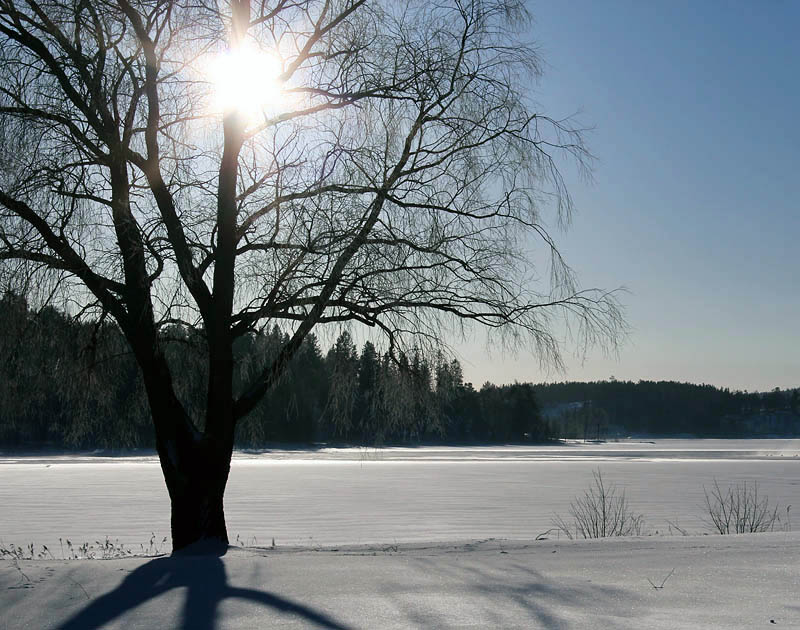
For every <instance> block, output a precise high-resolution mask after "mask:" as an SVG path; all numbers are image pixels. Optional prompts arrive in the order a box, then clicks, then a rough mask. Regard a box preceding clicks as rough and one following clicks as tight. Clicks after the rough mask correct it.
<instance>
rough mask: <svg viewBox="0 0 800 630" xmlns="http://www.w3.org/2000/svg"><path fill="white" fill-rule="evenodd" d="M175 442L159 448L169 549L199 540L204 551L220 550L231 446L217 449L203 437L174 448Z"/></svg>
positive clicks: (225, 543) (224, 536)
mask: <svg viewBox="0 0 800 630" xmlns="http://www.w3.org/2000/svg"><path fill="white" fill-rule="evenodd" d="M176 444H178V442H175V443H173V444H172V445H166V448H164V449H162V448H159V455H160V459H161V469H162V471H163V472H164V480H165V481H166V484H167V490H168V491H169V496H170V503H171V506H170V507H171V531H172V550H173V552H176V551H180V550H182V549H184V548H186V547H189V546H190V545H195V543H202V547H203V550H206V551H212V550H214V549H215V548H219V549H222V550H224V548H226V547H227V546H228V531H227V528H226V526H225V511H224V508H223V497H224V494H225V486H226V484H227V482H228V473H229V472H230V462H231V453H232V449H229V448H225V447H222V448H220V445H219V444H211V443H209V441H208V440H207V439H205V438H202V439H201V440H200V441H199V442H197V443H193V444H192V443H190V444H185V443H184V444H182V445H181V446H178V447H177V448H176V447H175V446H176ZM162 450H163V451H164V454H163V455H162ZM165 460H166V461H165Z"/></svg>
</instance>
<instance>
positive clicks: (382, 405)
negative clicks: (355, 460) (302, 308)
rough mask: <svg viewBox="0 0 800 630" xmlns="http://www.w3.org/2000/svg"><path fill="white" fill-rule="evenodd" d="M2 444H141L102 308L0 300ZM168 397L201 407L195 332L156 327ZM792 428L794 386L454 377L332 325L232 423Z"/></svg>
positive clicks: (298, 437) (506, 430)
mask: <svg viewBox="0 0 800 630" xmlns="http://www.w3.org/2000/svg"><path fill="white" fill-rule="evenodd" d="M0 322H2V327H0V361H2V362H1V363H0V447H2V448H6V449H41V448H51V449H67V450H71V449H76V450H77V449H129V448H152V447H153V446H154V437H153V430H152V426H151V420H150V416H149V413H148V409H147V399H146V396H145V393H144V388H143V384H142V382H141V378H140V375H139V371H138V367H137V365H136V362H135V360H134V358H133V356H132V355H131V354H130V353H129V351H128V348H127V345H126V342H125V340H124V338H123V336H122V334H121V333H120V332H119V330H118V329H117V327H116V326H115V325H114V324H113V323H111V322H110V321H108V320H105V319H103V318H100V319H89V320H83V321H82V320H81V319H80V318H75V317H70V316H67V315H66V314H64V313H63V312H62V311H59V310H58V309H56V308H54V307H52V306H45V307H44V308H40V309H33V308H31V307H30V306H29V305H28V303H27V301H26V299H25V298H24V297H21V296H19V295H16V294H13V293H7V294H5V295H4V296H3V297H2V298H0ZM162 330H163V332H162V336H163V343H164V345H165V347H166V349H167V356H168V360H169V363H170V366H171V368H172V373H173V375H174V379H175V382H176V387H177V391H178V395H179V397H180V398H181V399H182V402H184V404H185V405H186V406H187V408H188V409H189V410H190V412H191V413H192V415H193V416H194V417H195V418H202V417H203V413H202V410H203V408H204V405H205V401H204V399H203V396H204V395H205V391H206V389H205V386H206V380H207V378H208V375H207V371H206V367H205V361H204V357H205V348H204V345H203V339H202V336H201V335H199V334H197V333H196V332H193V331H192V330H190V329H188V328H186V327H183V326H179V325H166V326H165V327H163V329H162ZM285 342H286V333H285V332H283V331H281V330H280V329H279V328H277V327H273V328H271V329H263V330H258V331H253V332H251V333H249V334H247V335H245V336H242V337H240V338H239V339H238V340H237V342H236V346H235V354H236V358H237V365H238V368H237V369H238V373H237V379H236V380H237V383H239V384H240V383H243V382H245V380H246V378H245V377H246V376H248V373H250V372H256V371H259V370H261V369H262V368H263V366H264V365H265V364H266V363H267V362H269V361H270V360H271V359H272V358H273V357H274V356H275V353H277V352H278V350H279V348H281V347H282V345H283V344H285ZM798 431H800V404H799V401H798V390H797V389H794V390H779V389H775V390H773V391H771V392H767V393H752V392H751V393H748V392H741V391H730V390H728V389H720V388H717V387H713V386H711V385H693V384H688V383H677V382H652V381H639V382H629V381H616V380H613V379H612V380H609V381H598V382H591V383H578V382H567V383H552V384H540V385H534V384H531V383H514V384H510V385H494V384H492V383H485V384H483V385H482V386H481V387H480V388H479V389H476V388H475V387H474V386H473V385H472V384H471V383H468V382H465V381H464V377H463V374H462V368H461V366H460V364H459V362H458V361H456V360H453V359H447V358H445V357H444V356H442V355H441V354H437V355H435V356H429V355H428V354H426V353H424V352H422V351H420V350H419V349H411V350H410V351H409V352H400V351H397V352H395V353H394V355H390V354H389V353H388V352H385V351H382V350H381V349H379V348H377V347H376V346H375V345H374V344H373V343H372V342H370V341H366V342H364V343H363V345H362V346H361V347H358V346H357V345H356V343H355V342H354V340H353V338H352V337H351V335H350V334H349V333H348V332H347V331H346V330H343V331H341V332H340V333H339V335H338V337H337V338H336V339H335V342H334V343H332V344H331V345H330V347H329V348H323V347H322V345H321V343H320V341H319V340H318V338H317V337H315V336H314V335H309V337H308V338H307V339H306V341H305V342H304V345H303V347H302V349H301V351H300V352H299V353H298V355H297V356H296V357H295V358H294V360H293V362H292V363H291V365H290V367H289V370H288V371H287V374H286V375H285V376H284V378H283V379H282V380H281V381H280V382H279V383H278V385H277V386H276V387H275V388H274V389H273V390H272V392H271V393H270V394H269V395H268V396H266V397H265V398H264V399H263V400H262V401H261V402H260V403H259V405H258V406H257V407H256V408H255V409H254V410H253V411H252V412H251V413H250V414H249V415H248V416H247V417H246V418H244V419H243V420H242V421H240V423H239V425H238V426H237V433H236V443H237V446H238V447H240V448H260V447H265V446H274V445H276V444H282V443H283V444H312V443H316V444H319V443H327V444H361V445H381V444H424V443H453V444H467V443H469V444H476V443H497V444H500V443H503V444H505V443H522V442H537V443H542V442H547V441H552V440H557V439H564V438H572V439H613V438H616V437H624V436H627V435H631V434H635V435H687V436H689V435H691V436H718V437H743V436H758V435H793V434H797V433H798Z"/></svg>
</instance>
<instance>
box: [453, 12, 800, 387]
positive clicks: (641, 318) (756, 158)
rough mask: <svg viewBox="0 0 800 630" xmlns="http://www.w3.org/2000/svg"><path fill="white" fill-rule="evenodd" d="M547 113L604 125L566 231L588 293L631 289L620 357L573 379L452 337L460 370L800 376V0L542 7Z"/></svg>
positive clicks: (495, 375)
mask: <svg viewBox="0 0 800 630" xmlns="http://www.w3.org/2000/svg"><path fill="white" fill-rule="evenodd" d="M530 8H531V11H532V13H533V15H534V18H535V24H534V27H533V29H532V32H531V37H532V39H533V40H534V41H535V42H537V44H538V46H539V47H540V50H541V54H542V56H543V58H544V59H545V61H546V64H547V67H546V72H545V76H544V78H543V79H542V81H541V83H540V85H539V86H537V87H536V88H535V93H534V97H535V99H536V100H537V101H538V102H539V103H541V105H542V109H543V111H545V112H547V113H549V114H550V115H553V116H564V115H569V114H572V113H574V112H576V111H579V112H580V114H579V120H580V121H581V122H583V123H585V124H588V125H591V126H593V127H594V131H593V132H592V133H591V134H589V136H588V144H589V148H590V149H591V151H592V152H593V153H594V154H595V155H596V156H597V157H598V158H599V160H598V163H597V167H596V170H595V173H594V182H593V183H587V182H583V181H581V180H580V179H579V178H578V177H577V176H575V177H573V176H571V174H570V171H569V170H567V171H566V172H567V174H568V176H569V177H568V179H569V184H570V189H571V191H572V193H573V196H574V198H575V201H576V205H577V208H578V212H577V214H576V215H575V217H574V220H573V224H572V227H571V229H570V230H569V231H568V232H567V233H565V234H558V236H559V238H558V240H559V242H560V243H561V245H562V251H563V253H564V254H565V257H566V259H567V261H568V262H569V263H570V264H571V265H572V267H573V268H574V269H575V270H576V271H577V273H578V275H579V277H580V279H581V283H582V285H583V286H586V287H589V286H598V287H603V288H614V287H618V286H625V287H627V288H628V289H629V291H630V293H629V294H627V295H623V296H622V300H623V302H624V304H625V306H626V309H627V320H628V322H629V324H630V326H631V335H630V338H629V339H628V341H627V342H626V343H625V345H624V346H623V347H622V349H621V350H620V352H619V356H618V357H616V358H615V357H606V356H604V355H603V353H602V352H600V351H599V350H597V351H592V352H590V354H589V356H588V358H587V359H586V360H585V361H584V362H581V361H580V360H578V359H576V358H575V357H574V355H573V353H572V352H571V351H570V349H569V346H567V351H566V352H565V355H566V357H567V364H568V367H567V371H566V373H563V374H559V373H553V372H550V373H547V372H543V371H542V370H541V369H540V367H539V364H538V362H537V360H536V359H535V358H533V357H531V356H530V355H528V356H526V355H524V354H520V355H519V356H518V357H517V358H516V359H513V358H508V357H506V358H505V359H504V358H503V357H502V356H501V355H499V354H497V353H493V354H492V356H491V358H490V359H488V360H487V358H486V352H485V348H484V347H483V345H482V344H481V343H477V342H476V343H472V344H469V343H468V344H464V345H463V346H460V348H459V349H460V351H461V360H462V365H463V367H464V371H465V376H466V378H467V380H471V381H473V382H474V383H475V384H476V385H477V386H479V385H480V384H481V383H483V382H484V381H487V380H490V381H493V382H497V383H501V382H511V381H514V380H520V381H534V382H539V381H544V380H548V381H559V380H595V379H607V378H609V377H610V376H612V375H613V376H614V377H616V378H617V379H620V380H622V379H626V380H627V379H630V380H639V379H652V380H661V379H665V380H678V381H689V382H696V383H710V384H714V385H718V386H723V387H730V388H731V389H747V390H750V391H753V390H759V391H760V390H766V389H771V388H773V387H781V388H786V387H797V386H800V200H799V197H798V194H797V193H798V182H800V120H799V118H800V37H798V35H797V29H798V26H800V2H796V1H794V0H761V1H757V0H752V1H750V2H734V1H721V0H720V1H710V0H702V1H699V0H693V1H679V0H670V1H667V0H663V1H646V2H642V1H638V0H637V1H622V0H619V1H616V0H615V1H612V0H604V1H603V2H596V1H593V0H580V1H579V0H567V1H564V2H544V1H535V2H534V1H532V2H531V3H530Z"/></svg>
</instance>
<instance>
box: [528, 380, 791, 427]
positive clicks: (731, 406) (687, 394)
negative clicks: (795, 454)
mask: <svg viewBox="0 0 800 630" xmlns="http://www.w3.org/2000/svg"><path fill="white" fill-rule="evenodd" d="M536 397H537V401H538V403H539V405H540V406H541V407H542V409H543V415H544V416H545V420H546V421H547V422H548V423H549V424H550V425H551V431H552V432H553V433H555V434H557V435H559V436H560V437H567V438H596V437H598V436H599V437H600V438H605V437H614V436H620V435H628V434H650V435H681V434H685V435H692V436H698V437H703V436H714V437H744V436H759V435H790V434H791V435H794V434H800V393H799V391H798V390H797V389H793V390H780V389H777V388H776V389H774V390H773V391H771V392H768V393H754V392H741V391H730V390H729V389H727V388H725V389H719V388H717V387H714V386H712V385H693V384H690V383H676V382H674V381H639V382H636V383H635V382H631V381H617V380H613V379H612V380H610V381H596V382H591V383H553V384H548V385H537V386H536Z"/></svg>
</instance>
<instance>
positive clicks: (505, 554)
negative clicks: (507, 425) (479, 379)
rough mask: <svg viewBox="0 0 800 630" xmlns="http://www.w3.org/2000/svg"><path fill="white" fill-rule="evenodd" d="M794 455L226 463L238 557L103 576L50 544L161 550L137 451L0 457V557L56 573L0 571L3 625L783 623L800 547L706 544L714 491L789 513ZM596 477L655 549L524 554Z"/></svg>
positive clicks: (658, 450)
mask: <svg viewBox="0 0 800 630" xmlns="http://www.w3.org/2000/svg"><path fill="white" fill-rule="evenodd" d="M798 455H800V440H749V441H744V440H655V441H650V442H643V441H633V440H631V441H627V442H622V443H619V444H616V443H615V444H591V445H582V444H569V445H564V446H556V447H516V446H514V447H486V448H484V447H480V448H478V447H470V448H459V447H442V448H429V447H425V448H419V449H413V448H412V449H402V448H391V449H318V450H315V451H273V452H258V453H255V452H247V453H237V455H236V456H235V458H234V462H233V466H232V470H231V477H230V482H229V486H228V492H227V495H226V516H227V521H228V527H229V532H230V534H231V537H232V538H236V537H237V535H238V543H239V546H237V547H234V548H232V549H231V550H230V551H229V552H228V553H227V554H226V555H224V556H223V557H221V558H220V557H215V556H204V557H197V556H194V557H192V556H181V555H179V556H175V557H166V556H164V557H158V558H124V559H113V560H62V559H61V557H62V553H63V552H62V549H61V545H60V543H59V540H58V539H59V538H62V539H64V540H66V539H67V538H71V540H72V542H73V544H74V545H76V546H77V545H78V544H80V543H82V542H89V543H92V544H95V541H103V540H104V539H105V537H106V536H108V537H109V538H110V539H111V540H112V541H115V540H118V541H119V543H125V544H126V545H127V546H128V547H130V548H132V549H134V550H136V549H137V545H138V544H140V543H143V544H144V545H145V546H146V545H147V542H148V540H149V539H150V537H151V532H154V533H155V534H156V538H157V541H158V542H160V539H161V537H162V536H164V535H166V534H168V523H169V502H168V499H167V494H166V490H165V488H164V485H163V480H162V478H161V473H160V468H159V466H158V462H157V459H156V458H155V457H153V456H151V455H139V456H137V455H134V456H126V457H105V456H102V455H98V454H87V455H84V456H74V455H69V456H46V457H43V456H28V457H22V456H12V455H3V456H0V506H1V507H0V546H5V547H8V545H9V544H11V543H14V544H17V545H21V546H25V545H27V544H28V543H30V542H33V543H35V545H36V551H37V552H38V551H39V550H40V549H41V545H43V544H47V545H48V546H49V548H50V550H51V551H52V553H53V556H54V557H49V556H48V558H47V559H37V560H11V559H5V560H0V630H12V629H13V630H16V629H18V628H31V629H37V630H38V629H43V630H46V629H50V628H64V629H66V630H78V629H80V630H82V629H84V628H108V629H114V628H119V629H122V628H126V629H127V628H132V629H136V628H142V629H144V628H147V629H151V628H181V629H189V628H192V629H199V630H222V629H231V630H242V629H245V628H261V627H279V628H371V629H372V628H623V629H628V628H630V629H641V628H664V629H666V628H670V629H671V628H704V629H705V628H759V627H764V628H772V627H784V628H800V597H798V593H800V532H796V531H781V532H774V533H766V534H750V535H738V536H719V535H702V532H704V531H707V527H706V526H705V524H704V523H703V520H702V517H703V486H704V485H705V486H706V487H708V486H709V484H711V483H713V482H714V479H716V480H717V481H719V483H720V484H721V485H723V486H726V485H727V484H729V483H736V482H740V481H748V482H753V481H757V482H758V483H759V487H760V491H761V493H762V494H764V495H769V498H770V501H771V502H772V503H775V504H779V505H781V506H782V508H783V507H785V506H787V505H795V506H798V505H800V474H798V473H800V457H798ZM597 469H599V470H601V471H602V474H603V476H604V478H605V479H606V481H607V482H610V483H613V484H616V485H617V486H618V487H619V488H620V489H621V490H622V489H624V490H625V492H626V494H627V496H628V498H629V499H630V503H631V507H632V508H633V509H635V510H636V511H637V512H641V513H643V514H644V515H645V518H646V523H647V530H648V532H649V533H650V534H651V535H650V536H645V537H636V538H616V539H604V540H593V541H569V540H565V539H563V538H560V539H557V538H554V537H553V536H554V534H553V533H551V534H549V535H547V539H546V540H533V538H535V537H536V536H537V535H538V534H541V533H542V532H545V531H546V530H549V529H550V528H551V527H552V515H553V513H555V512H559V513H561V514H566V513H567V510H568V507H569V503H570V501H571V500H572V499H573V498H574V497H575V495H577V494H579V493H581V492H582V491H583V490H584V489H585V488H586V487H587V485H588V484H589V483H590V482H591V478H592V471H594V470H597ZM788 516H791V511H790V512H789V513H788ZM667 520H669V521H671V522H673V523H678V524H679V525H680V526H681V527H682V528H683V529H686V530H689V531H690V532H693V533H695V534H698V535H693V536H668V535H665V534H666V533H669V531H670V530H669V525H668V523H667ZM794 520H795V521H800V517H795V519H794ZM672 532H673V533H674V532H675V530H674V529H673V530H672ZM273 538H274V539H275V545H276V547H275V548H274V549H273V548H271V543H272V539H273ZM259 547H260V548H259ZM264 547H270V548H264ZM162 549H163V550H164V551H167V552H168V551H169V542H167V543H166V544H165V545H163V547H162ZM64 555H66V554H64Z"/></svg>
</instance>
